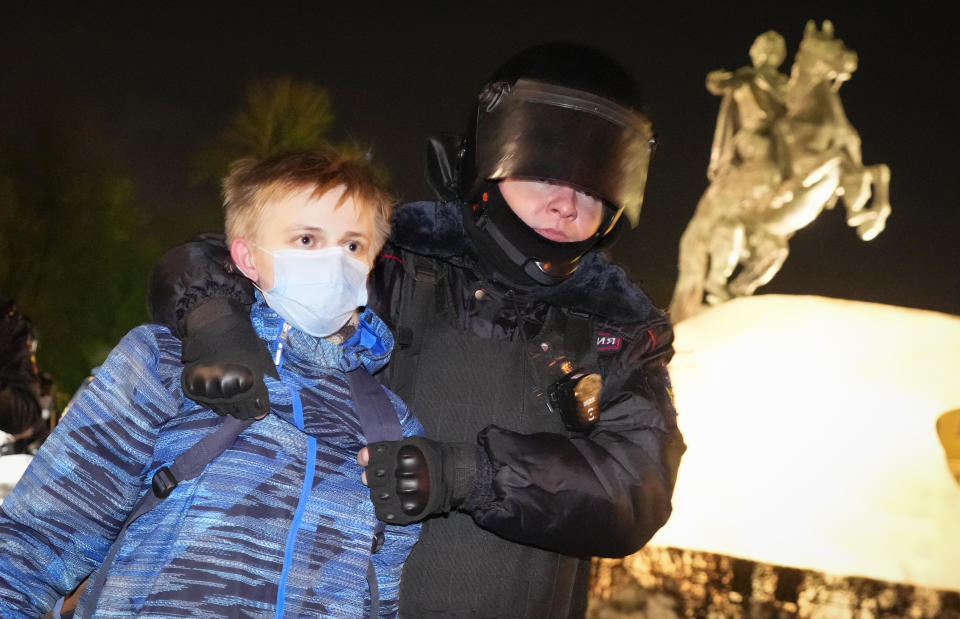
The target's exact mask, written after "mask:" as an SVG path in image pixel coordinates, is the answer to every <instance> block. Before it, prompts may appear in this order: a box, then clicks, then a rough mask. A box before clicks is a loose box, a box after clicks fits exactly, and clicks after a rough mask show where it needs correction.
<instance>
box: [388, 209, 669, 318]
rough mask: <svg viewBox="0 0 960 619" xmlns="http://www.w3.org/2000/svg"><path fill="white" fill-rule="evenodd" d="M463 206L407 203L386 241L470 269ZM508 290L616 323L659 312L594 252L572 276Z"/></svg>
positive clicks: (472, 252)
mask: <svg viewBox="0 0 960 619" xmlns="http://www.w3.org/2000/svg"><path fill="white" fill-rule="evenodd" d="M462 211H463V203H462V202H459V201H449V202H411V203H408V204H404V205H402V206H401V207H400V208H398V209H397V210H396V211H395V212H394V215H393V219H392V225H393V230H392V233H391V239H392V240H393V242H394V243H395V244H396V245H399V246H400V247H402V248H404V249H407V250H409V251H412V252H414V253H417V254H422V255H425V256H429V257H432V258H437V259H440V260H443V261H447V262H450V263H452V264H454V265H456V266H459V267H466V268H471V269H476V267H477V248H476V246H475V245H474V243H473V242H472V241H471V240H470V238H469V236H468V235H467V233H466V230H465V228H464V225H463V219H462ZM506 287H507V288H509V289H512V290H513V291H514V293H515V294H516V297H517V298H529V299H531V300H538V301H546V302H548V303H551V304H554V305H558V306H561V307H567V308H570V309H572V310H574V311H581V312H586V313H589V314H595V315H597V316H602V317H604V318H606V319H608V320H611V321H613V322H619V323H630V322H637V321H641V320H650V319H651V318H656V317H657V315H660V316H662V312H661V311H660V310H659V309H657V308H656V307H655V306H654V305H653V303H652V302H651V301H650V299H649V298H648V297H647V295H646V293H644V292H643V290H642V289H641V288H640V287H639V286H638V285H636V284H635V283H633V282H632V281H630V279H629V278H628V277H627V274H626V273H625V272H624V271H623V269H621V268H620V267H618V266H616V265H613V264H610V263H609V262H608V261H607V259H606V258H605V257H604V255H603V254H602V253H601V252H600V251H590V252H587V253H586V254H585V255H584V256H583V259H582V260H581V261H580V266H579V268H578V269H577V271H576V272H575V273H574V274H573V275H571V276H570V277H569V278H568V279H567V280H565V281H563V282H561V283H560V284H557V285H555V286H540V285H531V286H529V287H524V288H519V287H516V286H506Z"/></svg>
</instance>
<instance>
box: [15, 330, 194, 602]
mask: <svg viewBox="0 0 960 619" xmlns="http://www.w3.org/2000/svg"><path fill="white" fill-rule="evenodd" d="M158 337H165V338H166V339H167V340H169V342H168V344H169V346H170V348H173V349H175V348H176V346H175V342H174V340H173V338H172V336H170V335H169V334H166V333H163V334H162V336H158ZM178 366H179V363H178V362H177V360H176V359H172V358H164V357H163V356H162V355H161V354H159V352H158V347H157V340H156V339H155V337H154V335H153V334H151V333H150V332H149V331H148V328H147V327H138V328H137V329H135V330H133V331H132V332H130V333H129V334H128V335H127V336H126V337H125V338H124V339H123V340H122V341H121V342H120V344H119V345H117V347H116V348H115V349H114V350H113V352H111V354H110V356H109V357H108V358H107V360H106V361H105V362H104V363H103V365H101V366H100V368H99V369H98V371H97V373H96V376H95V377H94V378H93V379H92V380H91V381H90V382H89V383H87V384H86V385H85V386H84V387H82V390H81V391H80V392H79V393H78V394H77V395H76V396H75V397H74V399H73V403H72V404H71V406H70V408H69V409H68V410H67V413H66V414H65V416H64V417H63V420H62V421H61V422H60V423H59V424H57V427H56V429H55V430H54V431H53V432H52V433H51V434H50V436H49V438H47V440H46V441H45V442H44V444H43V446H42V447H41V448H40V450H39V452H38V453H37V455H36V456H35V457H34V459H33V461H32V462H31V464H30V466H29V468H28V469H27V471H26V473H25V474H24V475H23V477H22V478H21V480H20V482H19V483H18V484H17V486H16V487H15V488H14V490H13V492H12V493H10V494H9V495H8V496H7V497H6V498H5V499H4V502H3V506H2V508H0V616H2V617H37V616H40V615H41V614H43V613H44V612H46V611H48V610H50V609H51V608H52V606H53V605H54V603H55V602H56V601H57V600H58V599H59V598H60V597H62V596H63V595H66V594H67V593H69V592H70V591H72V590H73V589H74V588H75V587H76V586H77V584H78V583H79V582H80V581H81V580H82V579H83V578H85V577H86V576H87V575H88V574H90V572H91V571H92V570H94V569H96V568H97V567H98V566H99V565H100V563H101V562H102V561H103V559H104V557H105V556H106V554H107V552H108V550H109V548H110V545H111V544H112V542H113V540H114V538H115V537H116V535H117V533H118V532H119V530H120V528H121V526H122V525H123V523H124V521H125V520H126V518H127V515H128V514H129V512H130V510H131V509H132V508H133V506H134V504H135V503H136V501H137V498H138V497H139V496H140V494H141V493H142V492H143V491H144V489H145V488H146V487H148V486H149V484H148V482H147V481H146V478H147V474H148V471H147V468H148V467H149V465H150V463H151V462H152V459H153V445H154V443H155V442H156V436H157V430H158V428H160V427H161V426H162V425H163V424H164V423H166V421H168V420H169V419H170V418H172V417H173V416H174V415H176V414H177V412H178V410H179V403H178V402H177V401H176V399H175V398H174V397H173V396H172V395H171V393H172V392H173V391H174V390H175V387H174V386H172V385H171V383H172V382H174V381H175V380H176V378H175V376H176V374H177V371H176V368H177V367H178Z"/></svg>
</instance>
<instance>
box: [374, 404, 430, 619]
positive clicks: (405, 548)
mask: <svg viewBox="0 0 960 619" xmlns="http://www.w3.org/2000/svg"><path fill="white" fill-rule="evenodd" d="M388 393H389V395H390V400H391V401H392V402H393V405H394V407H396V409H397V416H398V417H399V419H400V428H401V431H402V433H403V436H423V426H422V425H421V424H420V422H419V421H418V420H417V418H416V417H414V416H413V414H412V413H411V412H410V409H409V408H407V406H406V404H404V402H403V400H401V399H400V398H398V397H397V396H396V395H395V394H393V393H390V392H389V391H388ZM420 529H421V525H420V523H415V524H410V525H405V526H399V525H387V526H386V528H385V529H384V531H383V546H382V547H381V548H380V550H379V551H377V552H375V553H374V554H373V556H372V561H373V566H374V568H375V569H376V571H377V586H378V587H379V589H380V616H381V617H396V616H398V612H399V601H400V575H401V573H402V571H403V564H404V562H405V561H406V560H407V557H408V556H409V555H410V551H411V550H412V549H413V545H414V544H416V543H417V540H418V539H419V538H420Z"/></svg>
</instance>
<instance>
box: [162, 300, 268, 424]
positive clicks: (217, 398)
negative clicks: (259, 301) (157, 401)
mask: <svg viewBox="0 0 960 619" xmlns="http://www.w3.org/2000/svg"><path fill="white" fill-rule="evenodd" d="M183 325H184V329H183V330H184V332H185V333H184V335H183V353H182V359H183V364H184V367H183V374H182V375H181V377H180V384H181V386H182V387H183V391H184V393H185V394H186V395H187V396H188V397H189V398H191V399H193V400H195V401H197V402H199V403H201V404H203V405H205V406H208V407H210V408H211V409H213V411H214V412H216V413H217V414H219V415H232V416H233V417H236V418H238V419H250V418H252V417H261V416H263V415H265V414H266V413H267V412H268V411H269V410H270V399H269V397H268V395H267V387H266V385H265V384H264V382H263V376H264V374H269V375H270V376H273V377H274V378H279V375H278V374H277V368H276V366H275V365H274V364H273V359H271V358H270V353H269V352H268V351H267V346H266V344H265V343H264V342H263V340H261V339H260V338H259V337H258V336H257V333H256V331H254V329H253V325H251V324H250V314H249V310H248V309H247V308H246V306H244V305H242V304H240V303H238V302H236V301H233V300H230V299H225V298H214V299H210V300H208V301H206V302H204V303H203V304H202V305H199V306H197V307H195V308H194V309H192V310H190V311H189V312H188V313H187V314H186V315H185V316H184V319H183Z"/></svg>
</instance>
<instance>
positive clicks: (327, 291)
mask: <svg viewBox="0 0 960 619" xmlns="http://www.w3.org/2000/svg"><path fill="white" fill-rule="evenodd" d="M261 251H263V252H265V253H267V254H269V255H271V256H273V288H271V289H270V290H261V292H262V293H263V298H264V299H265V300H266V302H267V305H269V306H270V307H271V308H272V309H273V310H274V311H275V312H277V313H278V314H280V316H281V317H282V318H283V319H284V320H286V321H287V322H289V323H290V324H291V325H293V326H294V327H295V328H297V329H300V330H301V331H303V332H304V333H309V334H310V335H312V336H314V337H327V336H328V335H332V334H334V333H336V332H337V331H339V330H340V328H341V327H343V325H345V324H347V321H348V320H350V317H351V316H352V315H353V312H354V311H355V310H356V309H357V307H359V306H361V305H365V304H366V302H367V273H368V272H369V268H368V267H367V265H366V263H364V262H361V261H360V260H357V259H356V258H352V257H350V256H349V255H347V254H346V252H344V250H343V248H342V247H328V248H326V249H316V250H313V249H279V250H277V251H273V252H271V251H267V250H265V249H262V248H261Z"/></svg>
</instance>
